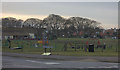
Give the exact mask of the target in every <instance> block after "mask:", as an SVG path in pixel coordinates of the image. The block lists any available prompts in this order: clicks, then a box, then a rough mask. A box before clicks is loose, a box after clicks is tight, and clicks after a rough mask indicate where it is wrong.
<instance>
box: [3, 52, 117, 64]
mask: <svg viewBox="0 0 120 70" xmlns="http://www.w3.org/2000/svg"><path fill="white" fill-rule="evenodd" d="M2 55H3V56H14V57H27V58H36V59H51V60H62V61H63V60H69V61H98V62H118V57H102V56H58V55H50V56H43V55H39V54H19V53H5V52H4V53H2Z"/></svg>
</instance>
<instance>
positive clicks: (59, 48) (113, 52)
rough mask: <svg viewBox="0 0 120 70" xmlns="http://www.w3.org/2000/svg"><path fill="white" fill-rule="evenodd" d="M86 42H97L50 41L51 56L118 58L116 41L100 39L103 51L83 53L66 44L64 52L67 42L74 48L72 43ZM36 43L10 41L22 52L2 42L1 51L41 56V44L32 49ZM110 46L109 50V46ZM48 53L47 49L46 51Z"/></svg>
mask: <svg viewBox="0 0 120 70" xmlns="http://www.w3.org/2000/svg"><path fill="white" fill-rule="evenodd" d="M86 41H89V43H93V44H95V46H96V45H97V40H89V39H83V38H82V39H81V38H58V39H57V40H50V41H49V46H53V48H52V54H54V55H65V56H118V51H117V50H118V40H117V39H100V42H101V44H103V43H104V42H105V43H106V45H107V48H106V49H105V50H103V52H102V49H95V52H93V53H91V52H85V51H84V50H82V49H77V51H75V49H72V48H70V47H71V45H70V44H68V45H67V46H68V49H67V51H64V44H65V42H69V43H71V44H72V46H75V44H74V42H78V44H77V46H84V45H85V43H86ZM35 43H37V41H35V40H12V42H11V45H12V47H20V46H21V47H23V50H21V49H19V50H11V49H9V48H8V43H7V41H2V51H3V52H14V53H27V54H42V53H43V52H44V48H42V44H39V45H38V46H39V47H38V48H35V47H34V44H35ZM110 45H111V46H112V47H111V48H110V47H109V46H110ZM47 51H49V49H47Z"/></svg>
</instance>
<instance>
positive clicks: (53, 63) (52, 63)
mask: <svg viewBox="0 0 120 70" xmlns="http://www.w3.org/2000/svg"><path fill="white" fill-rule="evenodd" d="M25 61H28V62H33V63H42V64H49V65H50V64H51V65H55V64H60V63H56V62H40V61H33V60H25Z"/></svg>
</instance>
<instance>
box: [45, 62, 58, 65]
mask: <svg viewBox="0 0 120 70" xmlns="http://www.w3.org/2000/svg"><path fill="white" fill-rule="evenodd" d="M45 64H51V65H55V64H60V63H55V62H47V63H45Z"/></svg>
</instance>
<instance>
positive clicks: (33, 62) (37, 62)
mask: <svg viewBox="0 0 120 70" xmlns="http://www.w3.org/2000/svg"><path fill="white" fill-rule="evenodd" d="M2 61H3V66H2V67H3V68H118V63H108V62H98V61H89V60H84V61H70V60H68V61H66V60H51V59H35V58H23V57H11V56H3V58H2Z"/></svg>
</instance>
